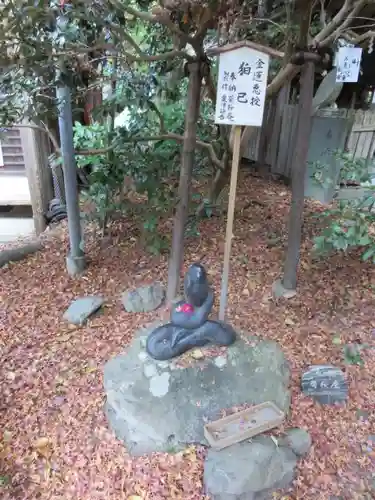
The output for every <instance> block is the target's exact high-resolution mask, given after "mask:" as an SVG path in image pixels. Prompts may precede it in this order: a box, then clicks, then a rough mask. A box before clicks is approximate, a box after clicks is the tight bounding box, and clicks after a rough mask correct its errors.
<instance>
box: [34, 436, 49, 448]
mask: <svg viewBox="0 0 375 500" xmlns="http://www.w3.org/2000/svg"><path fill="white" fill-rule="evenodd" d="M48 445H49V439H48V438H47V437H40V438H38V439H37V440H36V441H35V442H34V448H37V449H41V448H45V447H46V446H48Z"/></svg>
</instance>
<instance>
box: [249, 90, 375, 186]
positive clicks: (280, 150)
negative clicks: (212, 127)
mask: <svg viewBox="0 0 375 500" xmlns="http://www.w3.org/2000/svg"><path fill="white" fill-rule="evenodd" d="M282 99H283V97H282V96H281V98H280V96H279V97H278V99H277V100H274V101H273V102H271V103H269V104H268V106H266V109H265V114H264V122H263V127H262V128H259V129H253V133H252V134H251V137H250V140H249V143H248V146H247V148H246V150H245V152H244V157H245V158H248V159H250V160H254V161H259V162H261V163H266V164H268V165H270V167H271V171H272V172H273V173H276V174H281V175H284V176H286V177H290V175H291V166H292V163H293V162H292V159H293V155H294V151H295V148H296V147H298V145H296V144H295V132H296V127H297V117H298V107H297V105H295V104H285V101H284V104H283V102H282ZM314 117H316V118H319V117H321V118H323V117H324V118H330V119H331V120H330V123H331V126H332V125H334V122H335V119H337V120H336V121H337V125H339V122H341V123H340V130H341V132H342V130H343V124H344V123H346V124H347V125H345V127H346V130H345V131H344V132H345V137H344V138H343V141H342V140H340V141H339V142H340V143H342V144H343V147H344V146H345V148H346V150H347V151H348V152H350V153H352V154H353V157H354V158H364V159H366V160H367V161H372V160H373V156H374V154H375V111H374V110H369V111H362V110H358V111H352V110H346V109H333V108H325V109H322V110H319V111H318V112H317V113H316V114H315V115H314ZM332 119H333V120H332ZM332 128H333V129H334V128H335V127H334V126H333V127H332ZM336 135H337V134H336ZM336 139H337V140H338V137H336ZM319 146H320V144H316V146H315V147H317V148H319ZM322 147H323V145H322Z"/></svg>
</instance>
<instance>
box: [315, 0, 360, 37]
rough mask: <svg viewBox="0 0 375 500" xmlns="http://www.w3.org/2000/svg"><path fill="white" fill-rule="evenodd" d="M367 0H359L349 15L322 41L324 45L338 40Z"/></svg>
mask: <svg viewBox="0 0 375 500" xmlns="http://www.w3.org/2000/svg"><path fill="white" fill-rule="evenodd" d="M366 3H367V0H359V1H358V2H357V3H356V5H355V6H354V8H353V9H352V10H351V12H350V13H349V14H348V15H347V17H346V19H345V20H344V21H343V22H342V23H341V24H340V25H339V26H338V27H337V28H336V29H335V30H334V31H333V32H332V33H331V34H330V35H329V36H327V37H326V38H324V39H323V40H322V41H321V44H322V45H328V44H330V43H331V42H333V41H334V40H336V39H337V38H338V37H339V36H340V35H341V34H342V32H343V31H344V30H345V28H348V27H349V26H350V25H351V23H352V22H353V20H354V19H355V18H356V16H357V14H358V13H359V12H360V11H361V10H362V8H363V7H364V6H365V5H366Z"/></svg>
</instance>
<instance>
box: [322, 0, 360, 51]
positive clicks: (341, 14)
mask: <svg viewBox="0 0 375 500" xmlns="http://www.w3.org/2000/svg"><path fill="white" fill-rule="evenodd" d="M359 1H360V2H361V3H362V0H359ZM352 6H353V0H345V2H344V5H343V6H342V7H341V9H340V10H339V11H338V13H337V14H336V15H335V16H334V18H333V19H332V21H331V22H329V23H328V24H327V25H326V26H325V27H324V28H323V29H322V30H321V31H320V33H318V34H317V35H316V37H315V38H314V41H315V43H316V44H319V45H320V44H321V43H322V41H323V40H324V39H325V38H327V37H328V36H329V35H330V34H331V33H332V32H333V31H335V30H336V28H337V27H338V26H340V24H341V23H342V22H343V21H345V19H346V16H347V14H348V12H349V11H350V9H351V8H352Z"/></svg>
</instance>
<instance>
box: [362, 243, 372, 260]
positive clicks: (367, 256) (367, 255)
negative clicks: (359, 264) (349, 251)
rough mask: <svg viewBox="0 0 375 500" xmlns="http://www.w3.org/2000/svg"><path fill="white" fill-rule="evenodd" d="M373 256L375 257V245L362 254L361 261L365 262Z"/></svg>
mask: <svg viewBox="0 0 375 500" xmlns="http://www.w3.org/2000/svg"><path fill="white" fill-rule="evenodd" d="M373 256H375V245H374V246H371V247H370V248H368V249H367V250H366V252H365V253H363V254H362V260H363V261H366V260H368V259H370V258H371V257H373Z"/></svg>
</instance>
